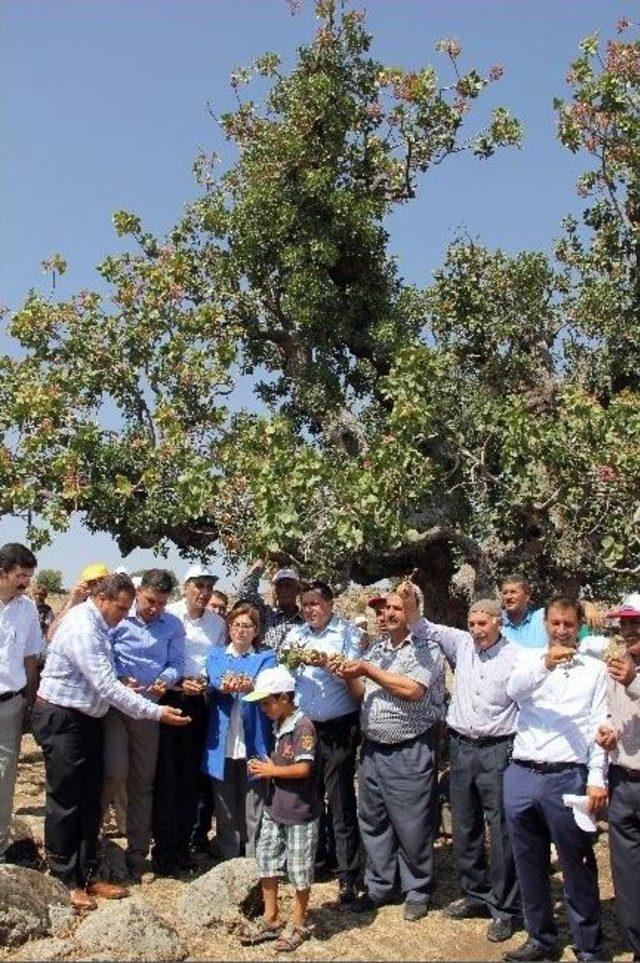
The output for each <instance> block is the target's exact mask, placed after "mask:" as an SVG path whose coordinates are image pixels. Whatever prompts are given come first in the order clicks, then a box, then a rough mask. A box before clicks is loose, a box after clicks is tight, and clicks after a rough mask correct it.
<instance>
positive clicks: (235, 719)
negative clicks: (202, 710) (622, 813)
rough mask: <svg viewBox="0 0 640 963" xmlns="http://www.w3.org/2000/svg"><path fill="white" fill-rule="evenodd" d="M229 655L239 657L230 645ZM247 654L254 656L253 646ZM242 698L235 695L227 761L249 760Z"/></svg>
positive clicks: (229, 730)
mask: <svg viewBox="0 0 640 963" xmlns="http://www.w3.org/2000/svg"><path fill="white" fill-rule="evenodd" d="M225 651H226V653H227V655H232V656H235V657H236V658H237V657H238V652H237V651H236V649H235V648H234V646H233V643H230V644H229V645H228V646H227V648H226V649H225ZM247 652H250V653H252V654H253V652H254V648H253V646H252V645H251V646H249V648H248V649H247ZM241 698H242V696H241V695H240V694H239V693H236V694H235V695H234V699H233V708H232V710H231V715H230V717H229V728H228V729H227V741H226V747H225V755H226V757H227V759H246V758H247V746H246V743H245V738H244V725H243V723H242V703H241V702H240V699H241Z"/></svg>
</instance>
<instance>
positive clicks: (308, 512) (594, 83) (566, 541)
mask: <svg viewBox="0 0 640 963" xmlns="http://www.w3.org/2000/svg"><path fill="white" fill-rule="evenodd" d="M316 11H317V14H318V19H319V27H318V30H317V32H316V34H315V36H314V37H313V38H312V40H311V41H310V42H309V43H308V44H306V45H305V46H303V47H302V48H301V49H300V50H299V52H298V59H297V62H296V64H295V66H294V68H293V69H292V70H291V71H290V72H285V71H284V70H283V68H282V66H281V63H280V59H279V57H278V56H277V54H275V53H269V54H266V55H264V56H263V57H260V58H258V60H256V61H255V62H254V63H253V64H251V65H250V66H249V67H248V68H242V69H238V70H236V71H234V73H233V75H232V77H231V86H232V89H233V92H234V95H235V97H236V106H235V109H234V110H232V111H229V112H228V113H223V114H220V115H217V116H216V117H215V120H216V122H217V123H218V125H219V128H220V130H221V134H222V136H223V137H224V138H226V141H227V142H228V144H227V148H228V149H226V150H225V158H228V155H229V151H230V150H231V149H233V150H234V151H235V154H234V156H233V157H232V159H231V160H228V159H226V160H225V162H224V163H221V162H220V161H219V159H218V158H217V157H215V156H212V157H206V156H200V157H198V158H197V159H196V162H195V165H194V170H195V174H196V178H197V180H198V183H199V185H200V192H199V195H198V197H197V199H196V200H195V202H193V203H191V204H190V205H189V206H188V207H187V208H186V211H185V213H184V215H183V216H182V217H181V218H180V220H179V221H178V222H177V223H176V225H175V227H174V228H173V229H172V230H170V231H169V232H168V233H167V235H166V236H164V237H162V238H160V237H156V236H154V235H152V234H151V233H150V232H148V231H147V230H146V229H145V227H144V225H143V224H142V221H141V219H140V218H139V217H138V216H137V215H136V214H134V213H131V212H124V211H121V212H118V213H117V214H116V215H115V216H114V223H115V227H116V231H117V232H118V234H119V235H121V236H123V237H124V238H125V239H126V238H128V239H129V241H130V245H129V250H127V251H126V252H125V253H123V254H119V255H114V256H112V257H108V258H106V259H105V261H104V262H103V263H102V264H101V265H100V266H99V268H98V271H99V274H100V275H101V277H102V279H103V281H104V282H106V284H107V285H108V290H109V292H110V293H109V295H108V296H107V295H105V294H102V293H97V292H92V291H83V292H80V293H78V294H77V295H75V296H74V297H72V298H70V299H68V300H65V301H59V300H57V299H56V297H55V290H54V291H53V292H52V295H51V296H49V297H45V296H43V295H41V294H39V293H36V292H35V291H32V292H31V293H30V294H29V296H28V297H27V299H26V301H25V303H24V305H23V306H22V307H21V308H20V310H18V311H17V312H16V313H15V314H14V315H13V316H12V317H11V319H10V320H9V324H8V328H9V332H10V334H11V336H13V337H14V338H15V339H16V341H17V343H18V350H16V351H15V352H13V353H11V354H10V355H7V356H5V357H3V358H1V359H0V430H1V431H2V433H3V442H4V445H3V447H2V448H0V492H1V495H0V499H1V501H0V510H1V511H2V512H10V513H15V514H23V515H25V516H26V517H27V519H28V521H29V523H30V525H31V537H32V539H33V541H34V544H41V543H42V542H43V541H44V540H46V539H47V538H50V537H51V535H52V533H54V532H55V531H56V530H59V529H62V528H64V527H65V526H66V525H67V524H68V520H69V518H70V516H71V515H72V514H73V513H74V512H77V513H79V514H80V515H81V517H82V518H83V520H84V522H85V524H86V525H87V526H88V527H89V529H90V530H93V531H98V530H99V531H108V532H111V533H112V534H113V535H114V536H115V537H116V539H117V540H118V542H119V545H120V547H121V549H122V551H123V553H125V554H126V553H127V552H128V551H130V550H131V549H132V548H134V547H136V546H141V547H150V548H151V547H152V548H160V549H162V548H163V547H166V546H167V545H168V544H169V543H174V544H175V545H177V546H178V548H179V550H180V551H181V552H182V553H183V554H185V555H187V556H198V557H203V558H206V557H207V556H210V555H211V554H212V553H214V552H221V553H223V554H224V556H225V558H226V559H227V561H228V563H229V564H230V565H237V564H239V563H241V562H242V561H244V560H246V559H248V558H251V557H256V556H264V555H271V556H272V557H273V558H277V559H286V560H287V561H289V562H290V563H295V564H296V565H297V566H299V567H300V569H301V570H302V571H303V572H304V573H306V574H315V575H320V574H322V575H325V576H327V577H330V578H332V579H334V580H336V581H338V582H340V583H342V584H346V583H347V582H348V581H349V580H355V581H358V582H361V583H368V582H372V581H375V580H377V579H379V578H382V577H385V576H393V575H398V576H401V575H405V574H407V573H408V572H410V571H413V570H414V569H417V570H418V575H417V576H416V577H417V578H418V579H419V580H420V581H421V583H422V585H423V588H424V589H425V591H426V596H427V600H428V602H429V603H430V604H431V605H432V608H433V610H434V611H435V612H436V614H438V613H440V614H443V615H445V614H446V615H453V616H454V617H455V616H456V615H457V614H459V612H460V611H461V602H460V599H462V598H464V597H465V593H466V596H467V597H468V595H469V594H470V593H473V592H477V591H486V590H487V587H488V586H489V585H490V583H491V581H492V580H493V579H494V578H495V577H496V575H499V574H500V573H501V572H502V573H503V572H505V571H506V570H507V569H512V568H514V567H518V568H524V569H526V571H527V572H529V574H530V575H531V576H532V577H534V578H535V579H537V580H538V582H539V585H540V587H541V588H545V587H546V586H547V585H550V584H558V580H560V579H561V580H562V581H563V584H568V585H571V586H574V587H577V586H579V585H585V584H587V585H589V586H591V588H592V589H593V590H594V591H598V592H602V591H610V590H613V589H616V590H617V589H618V588H619V587H620V586H622V585H623V584H625V585H626V584H627V582H628V581H629V579H632V577H633V569H634V564H635V563H634V552H635V551H636V548H637V519H635V521H634V511H635V508H634V499H635V491H637V483H638V445H637V440H638V435H639V431H640V429H639V428H638V395H637V388H636V386H635V385H634V383H633V382H632V381H631V380H630V379H631V378H632V377H633V376H634V375H635V373H637V370H638V368H637V364H634V363H629V364H627V366H626V368H625V371H627V372H628V374H627V380H626V381H624V383H623V381H621V380H620V379H618V380H616V378H617V377H618V375H617V374H616V372H618V366H619V359H620V358H621V357H622V356H624V357H625V358H627V354H626V353H625V352H622V351H619V350H618V349H619V345H618V342H617V341H616V339H615V336H614V335H615V325H614V317H615V315H616V312H617V316H618V317H620V316H621V315H620V309H621V307H622V306H623V303H624V308H625V310H626V311H627V314H626V315H625V317H626V318H629V319H630V318H632V316H633V308H632V303H633V297H634V296H633V294H632V292H631V290H630V288H631V287H632V286H633V283H632V282H633V278H635V277H637V274H635V275H634V274H633V270H634V267H633V264H634V263H635V262H634V257H635V254H634V253H633V252H632V251H631V250H628V248H625V251H627V250H628V253H627V254H625V258H626V260H624V262H623V263H624V265H625V267H624V268H623V269H622V274H616V272H617V271H619V270H620V269H619V268H618V266H617V265H618V261H619V258H618V256H617V253H616V252H615V251H614V250H613V249H612V248H611V245H612V244H614V242H615V243H617V244H618V245H621V244H623V243H624V244H626V245H627V246H628V244H629V243H630V239H631V238H632V237H633V236H634V235H633V231H634V230H635V228H633V226H631V227H630V225H632V223H633V218H632V217H631V216H630V215H629V210H630V208H629V203H630V200H629V199H630V198H631V197H632V195H633V190H632V187H631V180H632V176H631V174H632V169H633V163H632V160H631V159H630V158H629V159H628V160H626V161H624V160H623V158H622V155H621V154H620V153H618V158H619V160H618V164H619V165H620V166H619V167H616V168H612V167H611V165H610V162H608V166H607V171H608V172H610V178H611V180H610V183H609V184H604V183H600V181H599V180H598V179H597V178H596V179H594V180H593V182H591V181H589V182H587V181H581V189H582V190H586V189H587V187H588V189H589V190H593V191H600V192H601V194H602V196H600V195H599V196H598V199H597V200H596V201H595V202H594V206H592V207H590V208H587V210H586V213H585V221H584V223H583V224H578V223H577V222H568V223H567V225H566V229H565V234H564V235H563V237H562V239H561V241H560V242H559V246H558V256H557V258H555V259H554V258H552V257H551V256H547V255H544V254H542V253H539V252H523V253H521V254H517V255H512V256H507V255H505V254H503V253H502V252H500V251H489V250H487V249H486V248H485V247H483V246H482V245H480V244H479V243H475V242H474V243H472V242H470V241H469V240H468V239H465V238H460V239H458V240H456V241H455V243H453V245H452V246H451V248H450V250H449V252H448V254H447V257H446V259H445V262H444V264H443V265H442V266H441V268H440V269H439V270H438V271H437V272H436V274H435V277H434V279H433V283H432V284H430V285H429V286H428V287H426V288H420V287H418V286H414V285H410V284H407V283H406V282H405V281H404V280H403V279H402V277H401V275H400V273H399V269H398V265H397V262H396V260H395V259H394V258H393V257H392V256H391V254H390V250H389V247H390V245H389V236H388V232H387V224H388V216H389V214H390V213H391V212H392V211H393V210H394V209H395V208H396V207H397V206H398V205H404V204H407V203H410V202H411V200H412V199H413V198H414V197H415V196H416V193H417V192H418V190H420V187H421V184H422V181H423V179H424V178H425V177H428V175H429V172H430V171H431V170H432V169H433V168H434V167H436V166H438V165H439V164H441V163H445V162H446V163H449V162H453V163H455V161H456V155H458V154H460V153H462V152H467V153H470V154H474V155H476V157H477V158H478V159H479V160H480V161H482V160H483V159H486V158H488V157H490V156H491V155H492V154H493V153H494V152H495V151H496V150H497V149H499V148H502V147H508V146H514V145H517V144H518V143H519V141H520V136H521V131H520V127H519V125H518V123H517V121H516V120H514V119H513V118H512V117H511V115H510V114H509V112H508V111H507V110H506V109H505V108H498V109H496V110H495V111H494V112H493V114H492V115H491V117H490V119H489V121H488V123H486V125H485V126H482V125H480V126H478V124H476V125H474V123H473V117H474V110H473V108H474V107H475V102H476V101H477V100H479V99H480V98H481V97H482V93H483V91H484V90H485V88H486V87H487V86H488V85H489V84H491V83H495V82H496V81H498V80H499V78H500V75H501V72H502V71H501V68H499V67H493V68H491V69H489V70H488V71H486V72H485V73H482V72H480V71H478V70H475V69H472V68H467V67H464V66H463V60H464V58H463V53H462V50H461V47H460V44H459V43H458V42H457V41H455V40H446V41H442V42H441V43H440V44H439V45H438V51H437V56H438V57H439V58H440V59H441V62H442V69H440V70H439V72H436V69H435V68H434V67H432V66H425V67H424V68H422V69H420V70H413V71H405V70H403V69H402V68H400V67H397V66H392V67H389V66H385V65H384V64H382V63H379V62H378V61H377V60H376V59H375V58H374V57H373V56H372V54H371V49H370V48H371V42H372V41H371V37H370V35H369V34H368V32H367V29H366V25H365V23H364V19H363V16H362V14H360V13H359V12H358V11H355V10H350V9H346V10H345V9H344V7H343V5H342V4H340V5H338V4H336V3H334V2H330V0H321V2H319V3H317V4H316ZM623 48H624V49H625V50H627V49H628V50H636V56H637V46H636V45H634V44H633V43H628V42H624V43H621V48H620V49H623ZM617 56H618V62H621V58H622V59H624V57H627V56H631V54H622V53H618V55H617ZM597 58H598V47H597V44H596V46H595V48H594V47H593V43H592V44H591V46H588V47H587V48H586V49H585V50H583V51H582V53H581V57H580V60H579V64H586V65H587V66H586V67H579V68H578V71H577V72H576V69H575V65H574V68H573V73H572V79H573V82H574V84H575V87H574V91H573V94H572V97H571V98H570V100H568V101H567V102H566V103H562V104H560V103H559V104H558V110H559V116H560V137H561V139H562V140H563V141H564V142H565V143H567V146H568V147H570V149H572V150H582V149H585V150H587V151H588V150H590V149H591V148H590V144H589V143H587V142H586V131H585V130H583V128H581V127H580V126H579V122H578V119H576V116H575V108H576V105H577V104H578V103H579V98H580V97H582V96H585V95H584V92H583V90H582V88H583V86H585V85H588V87H589V90H590V91H591V95H590V96H592V97H593V104H594V105H596V104H598V103H599V101H598V97H602V96H604V93H602V92H603V91H605V90H607V89H608V87H607V85H608V84H609V83H610V81H609V80H608V79H607V78H608V77H609V75H610V74H611V73H612V71H613V73H614V74H616V73H618V74H619V73H620V71H619V69H618V68H617V67H616V65H615V63H614V64H613V65H612V64H611V63H609V62H608V61H607V60H606V59H605V60H603V61H602V62H598V59H597ZM614 60H615V57H614ZM625 63H626V61H625ZM625 69H626V70H627V73H628V72H629V68H628V67H625ZM585 70H590V71H591V74H590V76H587V74H586V73H585ZM580 71H582V73H580ZM625 76H626V80H625V81H624V84H626V86H625V87H624V91H625V92H624V97H622V95H620V96H621V98H622V101H623V106H621V107H620V108H619V110H620V116H622V114H624V116H625V118H626V120H625V124H627V126H625V127H624V133H623V127H622V125H621V126H620V134H619V137H620V139H621V141H624V144H625V145H626V147H627V148H628V149H629V150H630V151H632V152H633V151H637V148H638V137H637V127H635V126H634V125H633V124H632V123H631V121H632V118H633V117H634V116H636V118H637V84H636V81H635V80H632V79H630V78H629V77H628V76H627V75H625ZM620 82H621V83H622V81H620ZM256 87H257V89H258V90H261V91H264V90H265V89H266V94H263V95H261V96H259V97H258V96H256V95H255V94H254V97H253V98H252V96H251V93H252V91H254V90H255V89H256ZM598 91H600V93H599V92H598ZM624 105H626V106H624ZM625 111H626V113H625ZM634 111H635V115H634ZM572 118H573V119H572ZM627 122H628V123H627ZM572 124H573V126H572ZM576 125H577V134H576ZM576 137H577V139H576ZM625 138H626V139H625ZM608 146H609V145H608V144H607V150H608ZM621 146H622V143H621V144H619V145H618V147H621ZM603 149H604V148H603ZM635 156H637V155H635ZM611 193H613V195H614V198H615V203H617V204H618V206H620V205H622V213H620V212H617V211H616V206H615V203H614V200H612V199H611ZM602 204H604V205H605V207H604V208H602V209H603V210H606V211H607V212H608V217H609V218H614V219H615V217H618V218H619V219H620V218H622V216H623V215H624V217H625V218H626V220H625V221H624V225H622V223H621V224H619V226H618V229H617V233H616V231H615V230H614V229H613V228H612V227H609V228H608V229H607V230H608V234H607V233H606V232H605V233H603V230H604V228H603V226H602V225H603V223H604V222H603V220H602V218H601V219H600V221H598V222H597V223H596V221H597V216H596V215H594V211H595V210H597V209H599V208H598V205H602ZM607 205H608V206H607ZM594 217H596V220H594ZM605 220H606V219H605ZM608 223H609V221H607V224H608ZM616 223H617V222H616ZM635 223H636V224H637V221H636V222H635ZM616 239H617V240H616ZM603 247H604V248H605V249H606V250H605V252H604V253H603V252H602V251H600V249H601V248H603ZM599 251H600V253H598V252H599ZM607 257H608V258H609V260H608V261H606V258H607ZM602 258H605V262H606V263H605V262H603V261H602ZM607 265H608V266H607ZM46 267H47V270H48V271H50V272H51V274H52V278H53V279H55V276H57V275H58V274H59V273H60V272H61V271H63V270H64V269H65V264H64V261H63V259H62V258H61V257H60V256H55V257H54V258H52V259H51V260H50V261H49V262H48V263H47V265H46ZM616 277H617V278H618V286H617V287H616V284H615V278H616ZM599 285H602V289H601V290H600V289H599V290H598V291H595V289H596V288H598V286H599ZM590 293H591V294H592V295H593V297H591V298H590ZM614 294H615V297H617V300H616V301H615V308H614V307H613V306H612V301H611V299H612V298H614ZM627 299H628V302H627ZM607 312H609V313H607ZM632 344H633V345H635V344H636V342H635V340H633V338H632ZM634 350H635V349H634ZM616 351H617V352H618V353H617V354H616ZM618 373H619V372H618ZM239 375H242V376H249V377H251V379H252V382H253V385H254V391H255V395H256V401H257V402H258V404H256V405H254V406H252V410H244V409H243V408H242V406H241V405H239V404H238V401H237V397H236V392H235V390H234V388H235V384H236V381H237V378H238V376H239ZM607 379H608V380H607ZM256 409H257V411H258V413H256ZM634 439H635V441H634ZM630 440H631V442H632V443H631V444H630V443H629V441H630ZM611 473H613V474H611ZM634 526H635V527H634ZM634 539H635V540H636V541H634ZM456 593H457V594H456ZM456 599H458V601H457V602H456Z"/></svg>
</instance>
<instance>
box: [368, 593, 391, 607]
mask: <svg viewBox="0 0 640 963" xmlns="http://www.w3.org/2000/svg"><path fill="white" fill-rule="evenodd" d="M386 604H387V599H386V597H385V596H384V595H374V596H373V598H371V599H369V601H368V602H367V605H368V606H369V608H370V609H378V608H380V606H381V605H386Z"/></svg>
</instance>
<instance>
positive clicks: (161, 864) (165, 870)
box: [152, 859, 180, 879]
mask: <svg viewBox="0 0 640 963" xmlns="http://www.w3.org/2000/svg"><path fill="white" fill-rule="evenodd" d="M152 865H153V872H154V873H155V874H156V876H163V877H166V878H167V879H178V877H179V876H180V867H179V866H178V864H177V863H176V862H169V861H168V860H155V859H154V860H153V863H152Z"/></svg>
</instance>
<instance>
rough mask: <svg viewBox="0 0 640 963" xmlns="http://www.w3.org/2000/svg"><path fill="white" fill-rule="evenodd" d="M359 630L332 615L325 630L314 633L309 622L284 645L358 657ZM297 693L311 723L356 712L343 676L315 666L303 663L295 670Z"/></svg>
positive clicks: (350, 657)
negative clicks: (341, 677) (339, 676)
mask: <svg viewBox="0 0 640 963" xmlns="http://www.w3.org/2000/svg"><path fill="white" fill-rule="evenodd" d="M361 635H362V632H361V630H360V629H359V628H358V627H357V626H355V625H353V624H352V623H351V622H347V621H346V620H345V619H341V618H339V617H338V616H337V615H333V616H332V617H331V619H330V620H329V622H328V623H327V625H325V627H324V629H321V630H320V631H319V632H316V631H315V630H314V629H312V628H311V626H309V625H306V624H305V625H304V626H303V627H302V628H299V629H296V630H294V631H293V632H291V633H290V634H289V636H288V638H287V646H291V647H294V646H301V647H302V648H305V649H317V650H318V651H319V652H327V653H328V654H329V655H335V654H338V655H344V656H346V657H347V658H348V659H357V658H360V655H361V652H360V636H361ZM295 676H296V693H297V697H298V705H299V706H300V709H301V710H302V711H303V712H304V713H305V715H307V716H309V718H310V719H312V720H313V721H314V722H326V720H327V719H337V718H338V717H339V716H346V715H347V714H348V713H350V712H357V711H358V703H357V702H356V701H355V699H353V698H352V697H351V696H350V695H349V690H348V689H347V685H346V683H345V682H343V680H342V679H339V678H338V677H337V676H335V675H333V674H332V673H331V672H327V670H326V669H321V668H319V667H318V666H312V665H306V666H303V667H301V668H299V669H296V671H295Z"/></svg>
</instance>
